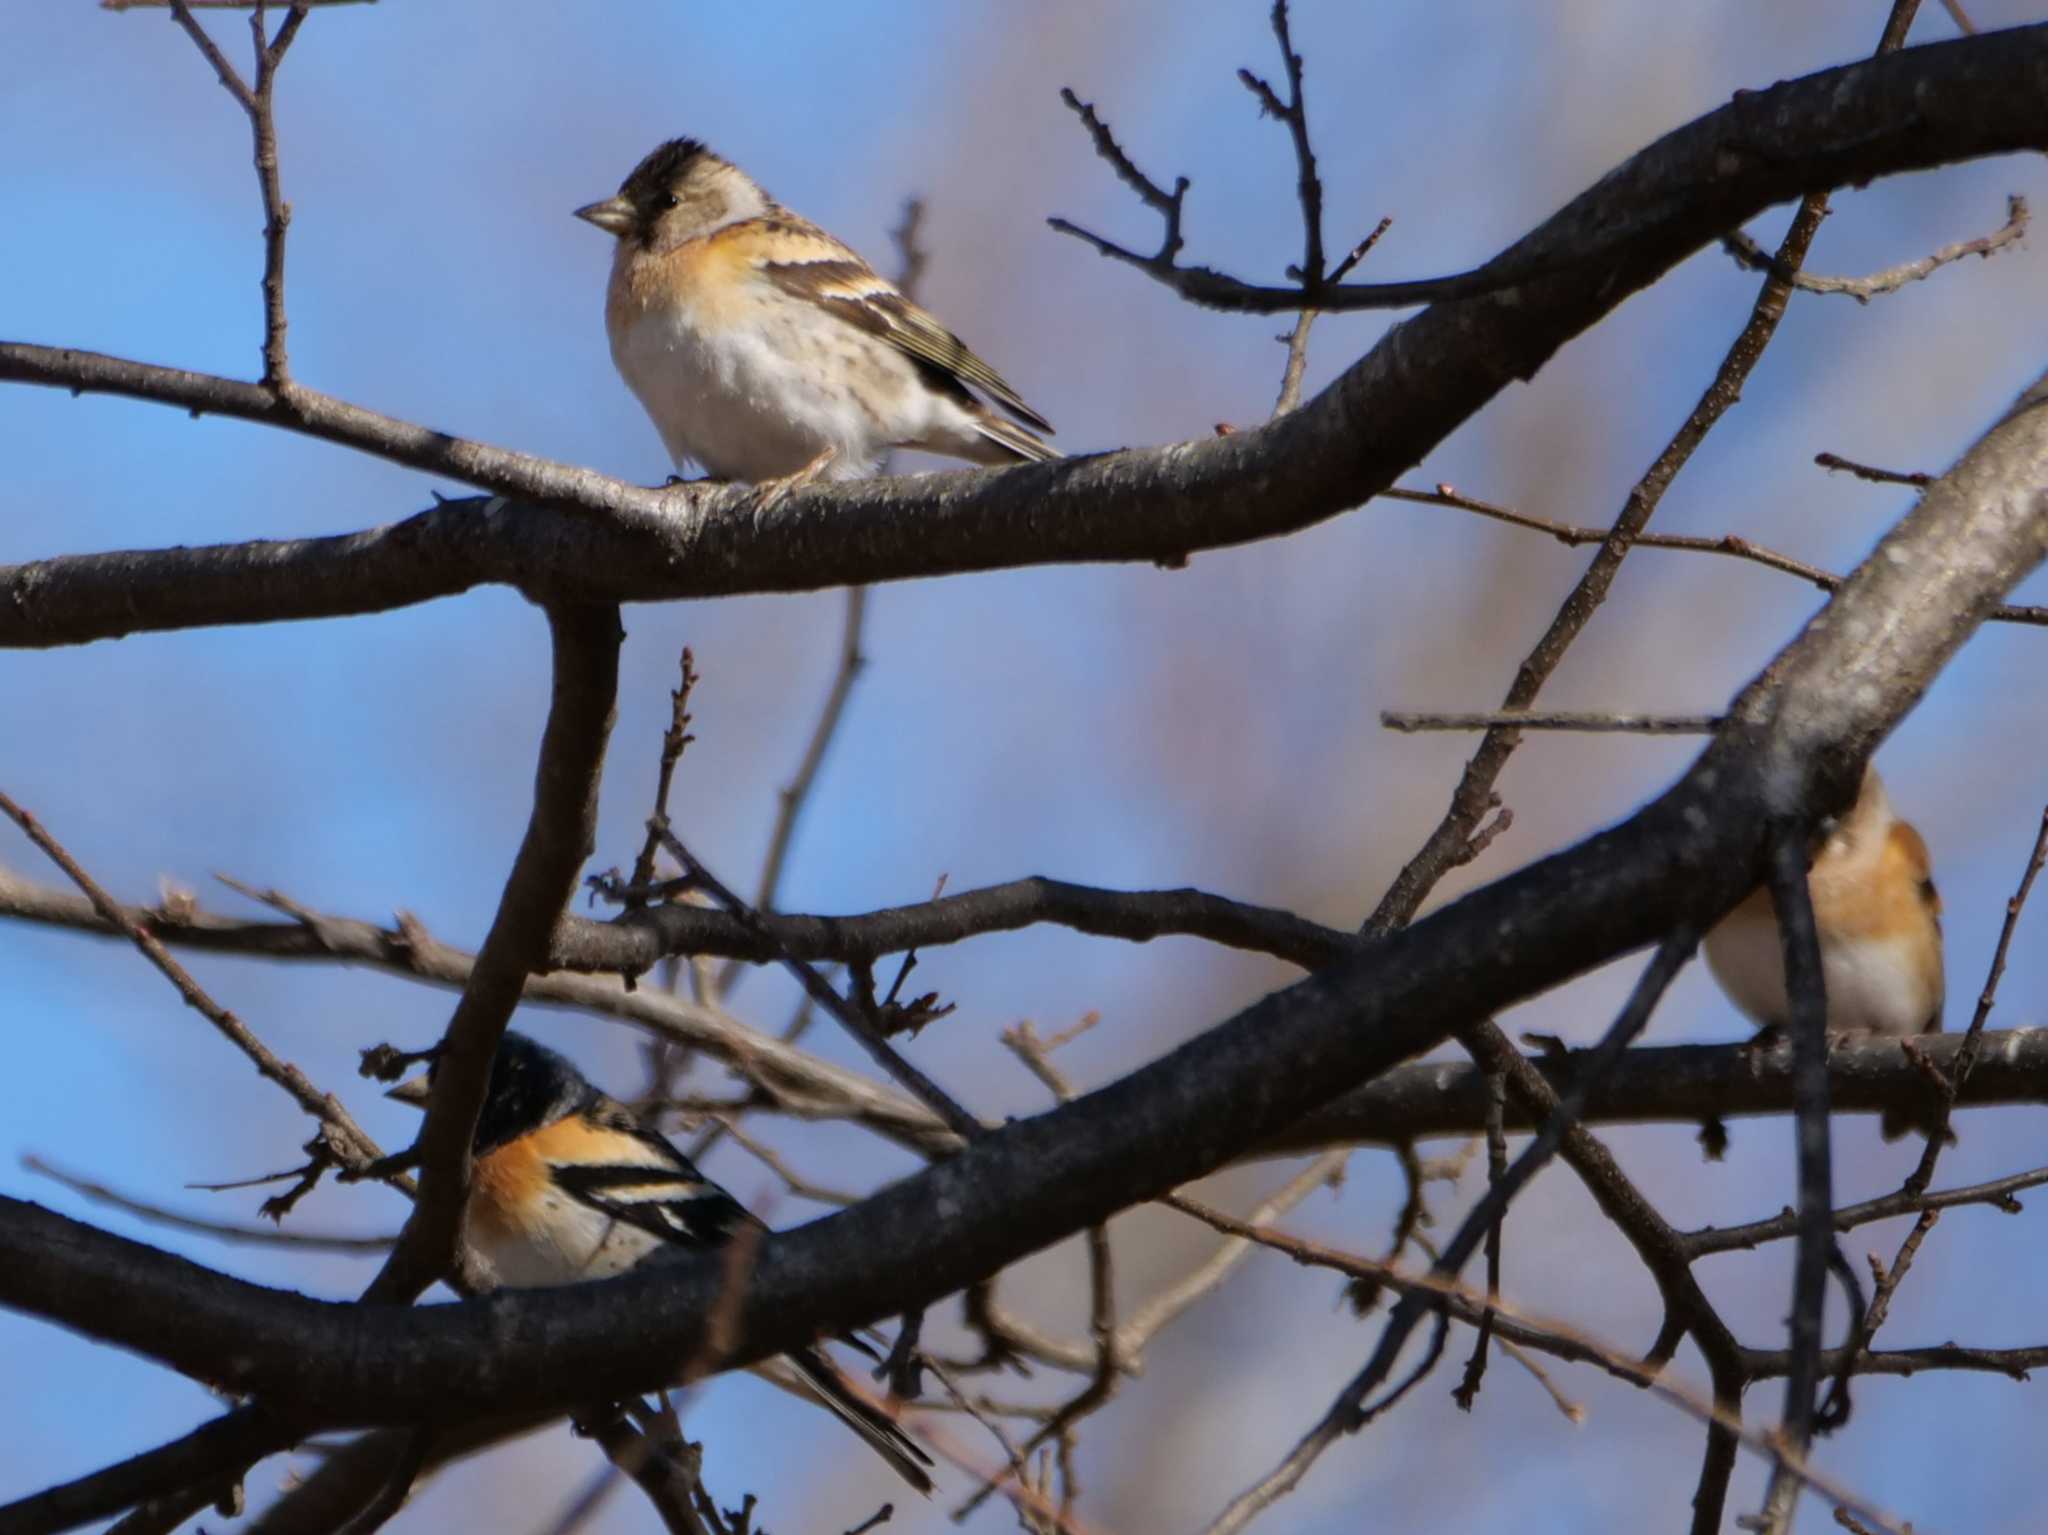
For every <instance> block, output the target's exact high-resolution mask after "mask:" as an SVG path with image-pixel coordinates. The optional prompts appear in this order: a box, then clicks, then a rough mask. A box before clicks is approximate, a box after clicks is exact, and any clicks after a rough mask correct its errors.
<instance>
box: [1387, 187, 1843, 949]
mask: <svg viewBox="0 0 2048 1535" xmlns="http://www.w3.org/2000/svg"><path fill="white" fill-rule="evenodd" d="M1826 216H1827V198H1826V197H1824V196H1822V195H1819V194H1813V195H1809V196H1807V197H1806V198H1804V199H1803V200H1802V201H1801V202H1800V204H1799V211H1798V212H1797V213H1795V214H1794V215H1793V218H1792V227H1791V228H1790V229H1789V230H1787V231H1786V234H1785V239H1784V242H1783V243H1782V244H1781V245H1780V246H1779V247H1778V254H1777V259H1776V261H1775V262H1774V264H1773V268H1772V274H1771V276H1769V277H1768V278H1766V279H1765V280H1764V285H1763V288H1762V290H1761V291H1760V292H1759V293H1758V294H1757V297H1756V303H1755V304H1754V305H1753V306H1752V307H1751V309H1750V315H1749V320H1748V322H1747V323H1746V324H1745V325H1744V326H1743V327H1742V330H1741V332H1740V333H1739V334H1738V335H1737V336H1736V338H1735V341H1734V343H1733V344H1732V345H1731V346H1730V347H1729V348H1728V352H1727V355H1726V356H1724V357H1723V358H1722V359H1721V365H1720V367H1719V368H1718V369H1716V370H1715V373H1714V377H1713V380H1712V381H1711V382H1710V383H1709V384H1708V385H1707V388H1706V392H1705V393H1704V394H1702V395H1701V396H1700V399H1699V403H1698V404H1696V405H1695V406H1694V407H1693V409H1692V413H1691V414H1690V415H1689V416H1687V417H1686V420H1685V423H1684V425H1682V426H1681V427H1679V429H1678V431H1677V432H1676V433H1675V434H1674V435H1673V436H1672V438H1671V440H1670V441H1669V442H1668V443H1666V444H1665V446H1664V450H1663V451H1662V452H1661V453H1659V454H1658V455H1657V457H1656V459H1655V461H1654V462H1652V463H1651V465H1650V467H1649V468H1648V469H1647V470H1645V471H1644V472H1643V476H1642V478H1641V479H1639V480H1638V481H1637V482H1636V484H1635V488H1634V489H1632V490H1631V491H1630V492H1629V494H1628V499H1627V501H1626V502H1624V503H1623V505H1622V509H1621V513H1620V515H1619V516H1618V517H1616V518H1615V521H1614V526H1613V528H1612V529H1611V530H1610V532H1609V534H1608V536H1607V540H1606V542H1605V543H1603V544H1602V545H1601V546H1600V552H1599V553H1598V554H1597V555H1595V556H1594V557H1593V563H1592V564H1591V565H1590V566H1588V567H1587V569H1586V572H1585V574H1584V575H1582V576H1581V577H1579V580H1578V583H1577V584H1576V585H1575V586H1574V587H1573V588H1572V590H1571V593H1570V594H1569V595H1568V596H1567V597H1566V598H1565V600H1564V603H1563V605H1562V606H1560V607H1559V608H1558V610H1557V616H1556V617H1554V618H1553V619H1551V621H1550V625H1549V627H1548V628H1547V629H1545V630H1544V632H1543V634H1542V636H1541V638H1539V639H1538V640H1537V641H1536V643H1535V645H1534V646H1533V647H1531V649H1530V651H1529V653H1528V655H1527V656H1525V657H1524V658H1523V660H1522V664H1521V666H1520V667H1519V668H1518V669H1517V671H1516V673H1515V680H1514V682H1513V683H1512V684H1511V685H1510V686H1509V688H1508V691H1507V696H1506V697H1505V698H1504V699H1503V700H1502V702H1501V707H1502V708H1503V709H1526V708H1528V707H1529V706H1530V705H1531V704H1533V703H1534V702H1535V701H1536V695H1537V694H1538V693H1540V692H1541V691H1542V689H1543V685H1544V683H1545V682H1547V681H1549V679H1550V676H1551V674H1552V673H1553V672H1555V671H1556V670H1557V667H1558V664H1559V663H1560V662H1561V661H1562V660H1563V659H1564V655H1565V652H1566V651H1567V650H1568V649H1570V647H1571V644H1572V642H1573V641H1574V640H1576V639H1577V638H1578V637H1579V635H1580V634H1581V633H1583V632H1584V631H1585V627H1586V625H1587V623H1588V622H1589V621H1591V619H1592V617H1593V614H1594V612H1595V611H1596V610H1597V609H1598V608H1599V606H1600V604H1601V603H1602V602H1603V601H1605V600H1606V597H1607V593H1608V590H1609V588H1611V587H1612V586H1613V584H1614V578H1615V575H1616V573H1617V572H1619V570H1620V569H1621V562H1622V561H1623V560H1624V559H1626V558H1627V556H1628V553H1629V551H1630V549H1632V548H1633V547H1634V545H1635V542H1636V538H1637V536H1638V535H1639V534H1641V532H1642V531H1643V528H1644V527H1645V525H1646V524H1647V523H1648V522H1649V520H1650V515H1651V513H1653V512H1654V511H1656V509H1657V504H1658V502H1660V501H1661V500H1662V499H1663V498H1664V492H1665V491H1666V490H1668V489H1669V488H1670V486H1671V482H1672V481H1673V480H1674V479H1676V478H1677V476H1678V473H1679V471H1680V470H1681V469H1683V468H1684V467H1685V466H1686V464H1687V463H1688V462H1690V461H1691V458H1692V456H1693V454H1694V453H1695V452H1696V451H1697V450H1698V448H1699V445H1700V444H1701V443H1702V442H1703V441H1705V440H1706V436H1707V433H1708V432H1710V431H1712V430H1713V428H1714V426H1715V424H1716V423H1717V422H1718V421H1720V419H1721V417H1722V416H1724V415H1726V414H1727V412H1728V410H1729V408H1730V407H1731V406H1733V405H1734V404H1735V402H1736V401H1737V400H1738V399H1740V398H1741V396H1742V385H1743V381H1744V380H1745V379H1747V378H1748V377H1749V375H1750V372H1751V370H1752V369H1754V368H1755V367H1756V364H1757V361H1758V359H1759V358H1761V357H1762V356H1763V353H1764V348H1765V347H1766V346H1768V345H1769V344H1770V341H1771V338H1772V337H1773V336H1774V335H1776V334H1777V330H1778V322H1779V321H1780V320H1782V319H1783V318H1784V316H1785V301H1786V299H1787V298H1788V297H1789V296H1790V293H1791V288H1790V285H1789V284H1788V283H1787V282H1786V281H1785V278H1784V276H1783V275H1782V274H1785V273H1789V272H1793V271H1797V270H1798V268H1799V267H1800V265H1801V264H1802V263H1803V262H1804V261H1805V260H1806V252H1807V249H1808V247H1809V246H1811V245H1812V243H1813V237H1814V235H1815V233H1816V232H1818V230H1819V229H1820V224H1821V220H1822V219H1823V218H1825V217H1826ZM1520 744H1521V736H1520V735H1519V734H1518V733H1517V732H1515V731H1513V730H1489V731H1488V732H1487V733H1486V738H1485V739H1484V740H1483V741H1481V742H1480V744H1479V749H1478V750H1477V751H1476V752H1474V753H1473V755H1472V759H1471V761H1469V762H1468V763H1466V764H1465V771H1464V773H1463V774H1462V775H1461V776H1460V778H1459V780H1458V785H1457V787H1456V788H1455V789H1454V790H1452V792H1451V803H1450V805H1449V807H1448V808H1447V809H1446V810H1445V811H1444V815H1443V819H1442V820H1441V821H1439V822H1438V823H1437V826H1436V828H1435V830H1433V831H1432V832H1430V834H1429V835H1428V837H1426V838H1425V839H1424V840H1423V844H1422V846H1421V847H1420V848H1419V849H1417V850H1416V853H1415V855H1414V856H1413V857H1412V858H1410V859H1409V860H1408V862H1407V864H1406V865H1404V866H1403V867H1402V869H1401V872H1400V873H1399V874H1398V875H1396V876H1395V878H1394V882H1393V883H1392V884H1391V885H1390V886H1388V887H1387V892H1386V894H1385V895H1384V896H1382V897H1381V898H1380V903H1379V905H1378V906H1377V907H1376V908H1375V909H1374V911H1373V913H1372V915H1371V916H1370V917H1369V918H1367V919H1366V922H1365V927H1364V931H1365V932H1367V933H1384V932H1390V931H1392V930H1393V929H1394V928H1397V927H1400V926H1401V925H1403V924H1404V923H1406V922H1408V921H1409V920H1410V919H1411V918H1413V917H1414V915H1415V913H1416V912H1417V911H1418V910H1419V909H1420V908H1421V906H1422V903H1423V901H1424V900H1425V899H1426V898H1427V897H1428V895H1429V892H1430V891H1431V890H1433V889H1435V888H1436V885H1437V882H1438V881H1439V880H1441V879H1442V878H1443V877H1444V875H1445V874H1447V873H1449V872H1450V870H1451V869H1453V868H1455V867H1456V866H1457V865H1458V863H1459V862H1460V861H1462V859H1463V858H1466V857H1469V854H1467V853H1466V851H1465V850H1466V849H1467V847H1468V846H1469V844H1470V841H1471V838H1472V834H1473V833H1474V832H1475V831H1477V830H1478V829H1479V825H1480V822H1481V821H1482V820H1483V819H1484V817H1485V815H1486V813H1487V811H1488V809H1489V808H1490V806H1491V804H1492V796H1493V791H1494V785H1495V783H1496V782H1497V781H1498V780H1499V778H1500V774H1501V770H1502V769H1503V768H1504V767H1506V766H1507V760H1508V758H1509V757H1510V756H1511V755H1513V753H1514V750H1515V748H1516V747H1517V746H1519V745H1520Z"/></svg>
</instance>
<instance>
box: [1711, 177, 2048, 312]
mask: <svg viewBox="0 0 2048 1535" xmlns="http://www.w3.org/2000/svg"><path fill="white" fill-rule="evenodd" d="M2027 220H2028V213H2027V200H2026V199H2025V198H2024V197H2014V196H2008V197H2007V198H2006V200H2005V223H2004V224H2003V225H2002V226H2000V227H1999V228H1998V229H1995V230H1993V231H1992V232H1991V233H1990V234H1988V235H1981V236H1979V237H1978V238H1977V239H1974V240H1958V241H1957V242H1956V243H1955V244H1953V245H1944V246H1942V248H1941V249H1940V250H1938V251H1936V252H1935V253H1934V254H1933V255H1931V256H1922V257H1921V258H1920V259H1919V260H1918V261H1907V262H1902V263H1900V264H1899V265H1898V266H1894V267H1886V268H1885V269H1884V270H1883V271H1882V272H1873V273H1872V274H1871V275H1870V276H1868V277H1819V276H1815V275H1814V274H1813V273H1811V272H1794V273H1793V274H1792V285H1793V286H1794V287H1795V288H1797V289H1799V291H1800V292H1802V293H1842V294H1846V295H1848V296H1849V297H1850V298H1853V299H1854V300H1856V302H1857V303H1859V304H1867V303H1869V302H1870V301H1871V300H1872V299H1873V298H1876V297H1878V296H1880V295H1882V294H1886V293H1896V292H1898V291H1899V289H1901V288H1903V287H1905V286H1906V284H1907V283H1911V282H1919V281H1920V280H1921V279H1923V278H1925V277H1928V276H1931V275H1932V274H1933V273H1935V272H1937V271H1939V270H1940V269H1941V268H1942V267H1945V266H1947V265H1948V264H1949V263H1950V262H1952V261H1961V260H1962V259H1963V258H1964V257H1965V256H1983V257H1987V258H1988V257H1991V256H1995V255H1996V254H1997V253H1998V252H2000V251H2002V250H2005V249H2006V248H2007V247H2009V246H2012V245H2016V244H2017V243H2018V242H2019V241H2020V239H2021V238H2022V237H2023V236H2024V235H2025V234H2026V232H2027ZM1721 248H1722V249H1723V250H1725V251H1727V252H1728V254H1729V255H1731V256H1733V257H1734V258H1735V261H1736V264H1737V265H1738V266H1745V267H1748V268H1749V269H1750V270H1751V271H1752V272H1768V271H1770V270H1771V258H1770V257H1769V256H1768V255H1767V254H1765V252H1764V250H1763V248H1762V247H1761V246H1759V245H1758V244H1757V243H1756V241H1754V240H1752V239H1751V238H1750V237H1749V236H1748V235H1746V234H1744V233H1743V232H1742V231H1741V230H1739V229H1738V230H1736V231H1735V232H1734V233H1733V234H1728V235H1723V236H1722V238H1721Z"/></svg>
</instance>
